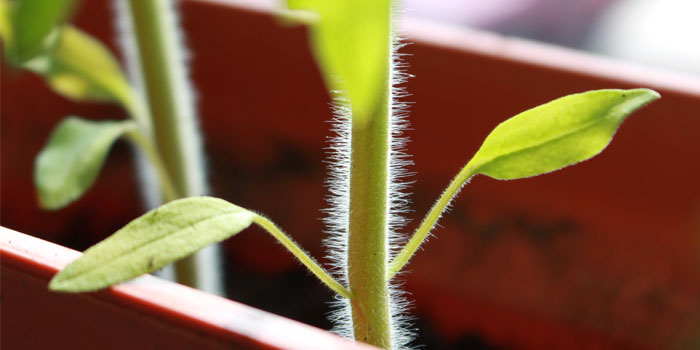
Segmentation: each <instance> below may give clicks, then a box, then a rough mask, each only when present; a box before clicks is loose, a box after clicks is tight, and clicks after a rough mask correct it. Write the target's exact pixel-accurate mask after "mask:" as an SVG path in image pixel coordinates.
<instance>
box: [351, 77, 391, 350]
mask: <svg viewBox="0 0 700 350" xmlns="http://www.w3.org/2000/svg"><path fill="white" fill-rule="evenodd" d="M387 80H388V74H387ZM385 86H386V89H385V90H384V91H383V94H382V95H383V96H382V98H381V101H383V102H384V103H382V104H381V105H380V106H379V108H377V112H376V114H375V115H374V116H373V117H372V118H371V120H370V122H369V123H367V124H366V125H365V126H364V128H362V129H360V128H358V129H356V128H355V127H353V129H352V132H351V155H350V211H349V212H350V218H349V219H350V221H349V235H348V281H349V284H350V293H351V294H352V299H351V300H350V304H351V308H352V320H353V330H354V335H355V339H356V340H359V341H363V342H366V343H369V344H372V345H375V346H379V347H382V348H384V349H388V348H390V347H391V315H390V309H389V286H388V280H387V274H386V267H387V262H388V261H387V237H386V235H387V228H388V227H387V219H388V200H387V199H388V189H389V154H390V152H389V151H390V134H389V133H390V130H389V118H390V105H389V102H390V94H389V84H388V82H387V84H385Z"/></svg>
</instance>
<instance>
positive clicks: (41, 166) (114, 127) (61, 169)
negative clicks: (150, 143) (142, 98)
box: [34, 117, 136, 209]
mask: <svg viewBox="0 0 700 350" xmlns="http://www.w3.org/2000/svg"><path fill="white" fill-rule="evenodd" d="M135 127H136V125H135V123H134V122H133V121H100V122H95V121H88V120H84V119H80V118H77V117H68V118H67V119H65V120H63V121H62V122H61V124H59V125H58V127H57V128H56V129H55V130H54V132H53V134H52V135H51V137H50V139H49V142H48V144H47V145H46V146H45V147H44V149H42V151H41V152H40V153H39V155H38V156H37V158H36V166H35V168H34V182H35V183H36V187H37V189H38V194H39V203H40V204H41V206H42V207H43V208H45V209H59V208H61V207H63V206H65V205H66V204H68V203H70V202H72V201H73V200H75V199H77V198H78V197H80V196H81V195H82V194H83V193H84V192H85V191H86V190H87V189H88V188H90V186H91V185H92V183H93V182H94V181H95V178H96V177H97V174H98V173H99V171H100V169H101V168H102V164H103V163H104V160H105V157H106V156H107V151H109V148H110V147H111V146H112V144H113V143H114V141H115V140H116V139H117V138H119V137H120V136H122V135H123V134H124V133H125V132H127V131H129V130H133V129H134V128H135Z"/></svg>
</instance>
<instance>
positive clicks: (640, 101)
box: [49, 0, 659, 349]
mask: <svg viewBox="0 0 700 350" xmlns="http://www.w3.org/2000/svg"><path fill="white" fill-rule="evenodd" d="M288 5H289V9H290V12H287V13H286V16H287V18H293V19H294V18H297V19H303V20H304V21H310V22H311V23H310V26H311V30H310V35H311V44H312V45H313V50H314V54H315V55H316V59H317V62H318V64H319V66H320V68H321V71H322V72H323V74H324V78H325V80H326V83H327V85H328V87H329V89H330V90H331V91H333V95H334V98H335V104H336V109H335V110H336V115H335V121H334V124H335V128H336V130H335V131H336V132H337V135H338V136H337V138H336V140H335V141H334V143H333V150H334V151H333V152H334V153H333V154H332V155H331V159H332V160H333V161H334V162H335V163H334V164H333V165H332V166H331V175H330V177H331V179H332V181H331V193H332V195H333V197H332V198H331V200H330V204H331V208H329V210H328V211H329V218H328V226H329V233H330V234H331V238H330V239H329V242H330V243H329V244H328V246H329V247H328V249H329V255H330V256H331V257H332V258H333V261H334V265H333V266H332V269H331V270H330V271H329V270H326V269H325V268H323V267H322V266H321V265H319V264H318V263H317V262H316V261H315V260H314V259H313V258H311V257H310V256H309V255H308V254H307V253H305V252H304V250H303V249H301V248H300V247H299V245H298V244H296V243H295V242H294V241H293V240H292V239H291V238H289V236H287V235H286V234H285V233H284V232H282V230H281V229H280V228H278V227H277V226H276V225H275V224H274V223H272V221H270V220H269V219H268V218H266V217H265V216H263V215H262V214H259V213H256V212H254V211H252V210H249V209H245V208H241V207H239V206H236V205H234V204H231V203H229V202H227V201H225V200H222V199H217V198H211V197H195V198H186V199H179V200H175V201H172V202H170V203H167V204H165V205H163V206H161V207H159V208H156V209H154V210H152V211H150V212H148V213H146V214H144V215H143V216H141V217H139V218H137V219H135V220H133V221H132V222H131V223H129V224H127V225H126V226H125V227H124V228H122V229H120V230H119V231H117V232H116V233H115V234H114V235H112V236H111V237H109V238H107V239H106V240H104V241H102V242H101V243H98V244H97V245H95V246H93V247H91V248H89V249H88V250H86V251H85V253H84V255H83V256H82V257H81V258H79V259H78V260H76V261H74V262H73V263H71V264H70V265H68V266H67V267H66V268H65V269H64V270H63V271H61V272H60V273H59V274H57V275H56V276H55V277H54V279H53V280H52V281H51V283H50V285H49V288H51V289H52V290H55V291H63V292H85V291H92V290H97V289H101V288H105V287H108V286H110V285H113V284H115V283H119V282H122V281H125V280H129V279H131V278H135V277H137V276H139V275H141V274H144V273H148V272H152V271H155V270H157V269H159V268H161V267H162V266H165V265H166V264H169V263H171V262H174V261H177V260H178V259H182V258H184V257H186V256H188V255H190V254H192V253H194V252H196V251H197V250H199V249H201V248H203V247H205V246H207V245H209V244H212V243H214V242H219V241H222V240H224V239H227V238H229V237H231V236H233V235H236V234H237V233H239V232H241V231H242V230H244V229H246V228H247V227H248V226H250V225H251V224H253V223H254V224H256V225H259V226H261V227H262V228H263V229H265V230H266V231H267V232H268V233H270V234H271V235H272V236H273V237H275V238H276V239H277V240H278V241H280V242H281V243H282V245H283V246H284V247H285V248H287V249H288V250H289V251H290V252H291V253H292V254H293V255H294V256H295V257H296V258H297V259H298V260H299V261H300V262H301V263H302V264H303V265H304V266H306V267H307V268H309V270H310V271H311V272H312V273H313V274H314V275H315V276H316V277H318V278H319V279H320V280H321V281H322V282H323V283H324V284H325V285H327V286H328V287H329V288H330V289H332V290H333V291H334V292H336V293H337V295H338V300H339V303H338V305H340V306H339V308H338V311H337V316H334V317H333V319H334V320H338V321H337V322H338V324H337V331H338V332H340V333H341V334H343V335H345V336H347V337H349V338H352V339H356V340H359V341H364V342H367V343H370V344H373V345H376V346H379V347H381V348H385V349H401V348H405V347H406V346H407V344H408V343H409V342H410V340H411V335H410V332H409V331H408V330H407V329H406V327H405V326H404V324H403V323H402V319H403V317H404V316H403V310H402V301H401V300H400V299H399V298H398V297H397V295H398V294H399V293H398V292H397V290H398V287H397V286H396V285H392V281H394V280H395V276H396V275H397V274H398V273H399V272H400V271H401V270H402V269H403V268H404V266H406V264H408V262H409V260H410V259H411V257H412V256H413V255H414V254H415V253H416V251H417V249H418V247H419V246H420V245H421V244H422V243H423V242H424V241H425V239H426V237H427V236H428V235H429V233H430V232H431V230H432V229H433V228H434V227H435V225H436V223H437V221H438V220H439V218H440V217H441V215H442V214H443V213H444V212H445V210H446V208H447V207H448V206H449V204H450V202H451V201H452V200H453V199H454V198H455V197H456V195H457V194H458V192H459V191H460V189H461V188H462V187H463V186H464V185H465V184H466V183H468V182H469V180H470V179H471V178H472V177H474V176H476V175H479V174H482V175H486V176H489V177H492V178H496V179H501V180H509V179H518V178H524V177H530V176H536V175H539V174H544V173H548V172H552V171H555V170H558V169H561V168H563V167H566V166H569V165H572V164H575V163H578V162H581V161H584V160H587V159H589V158H591V157H593V156H595V155H596V154H598V153H600V152H601V151H602V150H603V149H604V148H605V147H606V146H607V145H608V143H609V142H610V141H611V139H612V136H613V134H614V133H615V132H616V130H617V129H618V127H619V126H620V124H621V123H622V122H623V121H624V120H625V118H626V117H627V116H629V115H630V114H631V113H632V112H634V111H635V110H637V109H638V108H640V107H642V106H644V105H646V104H648V103H650V102H651V101H653V100H655V99H657V98H659V94H657V93H656V92H654V91H651V90H648V89H633V90H614V89H611V90H596V91H589V92H585V93H580V94H574V95H569V96H566V97H562V98H559V99H556V100H554V101H552V102H549V103H546V104H544V105H541V106H538V107H535V108H533V109H530V110H527V111H525V112H523V113H520V114H518V115H516V116H514V117H512V118H510V119H508V120H506V121H505V122H503V123H501V124H500V125H498V126H497V127H496V128H495V129H494V130H493V131H492V132H491V133H490V134H489V135H488V136H487V137H486V139H485V141H484V142H483V144H482V145H481V147H480V148H479V150H478V151H477V152H476V154H475V155H474V156H473V157H472V158H471V159H470V160H469V161H468V162H467V163H466V165H465V166H464V168H462V169H461V171H459V173H458V174H457V176H456V177H455V178H454V179H453V180H452V181H451V182H450V184H449V185H448V186H447V189H446V190H445V191H444V192H443V193H442V195H441V196H440V197H439V198H438V200H437V201H436V203H435V204H434V206H433V207H432V209H431V210H430V211H429V212H428V213H427V215H426V216H425V219H424V220H423V221H422V222H421V224H420V225H419V226H418V228H417V229H416V231H415V232H414V233H413V235H412V236H411V237H410V239H409V240H408V241H407V242H405V241H404V240H402V239H401V236H400V234H399V231H400V230H401V228H402V226H401V222H402V221H401V218H400V214H401V213H402V212H403V211H404V210H405V207H406V194H405V192H403V191H404V190H405V185H404V184H403V183H402V182H401V178H402V175H403V174H404V173H403V168H404V166H405V163H406V162H405V161H404V160H403V159H404V158H403V156H402V155H403V153H402V149H401V147H402V144H403V140H402V139H401V137H400V135H401V130H402V127H403V126H404V125H405V120H404V118H405V108H404V107H403V105H402V104H401V103H400V102H398V101H397V99H398V98H399V97H400V96H401V91H400V89H399V88H398V84H399V83H400V82H401V81H402V80H403V79H404V78H405V75H404V73H402V72H401V71H400V70H399V68H401V63H400V60H399V56H398V54H397V53H396V51H397V47H398V46H399V45H398V41H397V40H396V39H395V35H394V34H393V31H392V23H393V22H392V18H391V16H392V15H391V13H392V11H391V4H390V2H389V1H386V0H385V1H376V0H347V1H333V2H332V1H327V0H288ZM295 11H304V12H303V13H301V14H299V15H297V14H298V12H295ZM446 127H448V126H446ZM110 135H111V134H110ZM110 137H111V136H110Z"/></svg>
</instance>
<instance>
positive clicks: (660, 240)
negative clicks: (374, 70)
mask: <svg viewBox="0 0 700 350" xmlns="http://www.w3.org/2000/svg"><path fill="white" fill-rule="evenodd" d="M237 2H239V1H237ZM257 6H258V7H253V6H252V5H245V4H243V5H230V4H224V3H223V2H217V1H185V2H183V4H182V11H183V15H182V20H183V24H184V26H185V30H186V32H187V37H188V40H187V41H188V44H189V46H190V50H191V52H192V64H193V67H192V76H193V79H194V83H195V85H196V86H197V88H198V90H199V91H198V96H199V98H200V100H199V106H200V108H199V109H200V116H201V124H202V129H203V132H204V135H205V142H206V150H207V152H208V162H209V167H210V179H211V182H212V192H213V193H214V194H216V195H217V196H220V197H223V198H225V199H227V200H230V201H232V202H234V203H237V204H239V205H242V206H244V207H248V208H251V209H255V210H258V211H260V212H263V213H266V214H267V215H268V216H270V217H271V218H273V219H274V220H275V221H276V222H277V223H278V224H279V225H280V226H281V227H283V228H284V229H285V230H286V231H287V232H288V233H290V234H291V235H292V236H294V238H295V239H296V240H297V241H299V242H300V243H301V245H302V246H304V247H305V248H306V249H308V250H310V251H311V253H312V255H314V256H317V257H319V256H323V248H322V245H321V241H322V239H323V237H324V235H323V233H322V230H323V227H322V224H321V222H320V221H319V220H318V218H319V217H320V216H321V214H319V210H320V209H321V208H323V207H324V203H323V197H324V195H326V190H325V188H324V187H323V178H324V173H325V169H324V165H323V162H322V161H323V157H324V154H323V148H324V147H325V146H326V145H327V144H326V139H327V137H329V136H330V135H331V133H330V132H329V131H328V126H329V125H328V123H327V122H326V120H328V119H330V110H329V108H328V96H327V93H326V92H325V87H324V86H323V84H322V81H321V78H320V76H319V73H318V71H317V69H316V67H315V65H314V62H313V59H312V57H311V55H310V53H309V50H308V45H307V43H306V35H305V34H306V33H305V31H304V29H303V28H299V27H295V28H290V27H283V26H280V25H278V23H277V22H276V20H275V19H274V17H273V16H272V15H271V14H270V12H269V10H266V9H264V8H262V9H261V8H260V5H257ZM106 18H109V8H108V6H106V4H105V2H99V1H90V2H84V4H83V8H82V9H81V10H80V12H79V14H78V15H77V18H76V21H77V23H78V25H80V26H82V27H83V28H86V29H87V30H89V31H90V32H92V33H97V35H98V36H100V37H101V38H103V39H105V40H110V39H112V37H113V36H114V34H113V33H112V32H111V29H110V28H111V27H110V26H111V24H110V23H109V21H107V20H106ZM405 31H406V32H407V34H408V37H409V38H410V40H411V41H412V42H413V43H412V45H409V46H407V47H406V48H405V49H404V51H405V52H407V53H410V54H411V55H410V56H408V57H407V58H406V60H407V61H408V63H409V66H410V68H409V69H408V71H409V73H411V74H413V75H415V76H416V77H415V78H413V79H411V80H410V81H409V82H408V84H407V89H408V91H409V92H411V93H412V96H411V97H410V101H413V102H415V104H413V105H412V107H411V116H410V120H411V123H412V130H410V131H409V132H408V136H409V137H410V138H411V140H412V142H411V143H410V144H409V146H408V153H410V154H412V155H413V161H414V162H415V166H413V167H412V169H411V170H412V171H416V172H417V175H416V176H414V179H415V180H416V183H415V185H414V186H413V190H414V194H413V201H414V205H413V209H414V210H415V211H414V215H412V216H411V218H412V219H413V221H412V223H411V224H410V225H409V227H408V229H407V230H406V231H407V232H410V231H411V230H412V229H413V228H414V227H415V225H416V224H417V223H418V222H419V220H420V219H421V218H422V215H423V214H424V213H425V212H426V211H427V209H428V208H429V207H430V205H431V204H432V202H433V201H434V200H435V199H436V198H437V196H438V195H439V194H440V191H442V189H443V188H444V187H445V186H446V185H447V184H448V182H449V180H450V179H451V177H452V176H454V174H456V172H457V171H458V170H459V168H460V167H461V166H462V165H464V163H465V162H466V161H467V160H468V158H469V157H470V156H471V155H472V154H473V152H474V151H476V149H477V147H478V146H479V144H480V143H481V142H482V140H483V138H484V137H485V136H486V135H487V134H488V132H489V131H490V130H491V129H492V128H493V127H494V126H495V125H497V124H498V123H499V122H500V121H502V120H504V119H506V118H508V117H510V116H512V115H514V114H516V113H518V112H519V111H522V110H524V109H527V108H530V107H532V106H535V105H538V104H541V103H543V102H546V101H548V100H551V99H554V98H556V97H559V96H562V95H565V94H569V93H573V92H580V91H584V90H588V89H597V88H612V87H614V88H632V87H649V88H653V89H656V90H657V91H659V92H660V93H661V94H662V96H663V97H662V99H661V100H660V101H657V102H655V103H654V104H652V105H650V106H649V107H647V108H645V109H643V110H642V111H640V112H638V113H636V114H635V115H633V116H632V117H631V118H630V119H629V120H628V121H626V122H625V123H624V125H623V127H622V128H621V129H620V131H619V132H618V134H617V135H616V137H615V139H614V140H613V142H612V144H611V145H610V147H609V148H608V149H607V150H606V151H605V152H603V153H602V154H601V155H600V156H598V157H596V158H595V159H593V160H591V161H587V162H584V163H582V164H580V165H577V166H576V167H572V168H568V169H565V170H563V171H560V172H557V173H554V174H550V175H546V176H542V177H537V178H532V179H526V180H519V181H512V182H498V181H495V180H492V179H489V178H486V177H477V178H475V179H473V180H472V182H471V183H470V184H469V186H467V187H466V188H465V189H464V190H463V191H462V194H461V196H460V197H459V198H458V199H457V200H456V201H455V203H454V207H453V210H452V211H451V213H450V214H449V215H446V216H445V217H444V219H443V221H441V225H442V228H440V229H437V230H435V232H434V233H435V235H436V238H435V239H432V240H431V241H430V242H429V243H427V244H426V245H425V250H424V251H423V252H421V253H419V254H418V255H417V256H416V257H415V259H414V260H413V261H412V263H411V265H410V266H409V269H410V270H412V271H411V273H410V274H407V275H406V276H405V287H406V289H407V290H408V291H409V292H410V293H411V295H410V299H412V300H415V308H414V309H413V310H412V313H413V314H415V315H416V316H417V317H418V320H417V323H418V326H419V327H420V328H421V329H422V331H421V332H420V334H421V335H422V336H424V338H419V340H418V341H417V343H419V344H420V343H423V344H432V348H450V347H452V348H457V347H459V346H460V344H461V345H462V346H463V345H465V344H487V345H491V346H503V347H509V346H515V347H518V348H569V349H583V348H602V349H618V348H634V349H644V348H650V349H651V348H692V346H694V345H695V346H697V344H699V342H700V332H698V329H700V299H699V298H698V295H700V274H699V273H698V270H699V269H700V258H699V257H700V238H699V237H700V186H698V185H697V181H696V178H697V174H698V173H700V162H698V161H697V160H698V159H700V142H699V141H698V137H697V132H698V130H700V118H698V115H699V112H698V111H700V82H699V81H698V79H697V78H695V79H694V78H690V77H683V76H678V75H672V74H667V73H663V72H656V71H651V70H647V69H643V68H635V67H629V66H627V65H625V64H622V63H619V62H613V61H609V60H605V59H601V58H596V57H592V56H588V55H585V54H581V53H577V52H573V51H570V50H565V49H560V48H554V47H549V46H544V45H539V44H534V43H529V42H525V41H520V40H517V39H508V38H502V37H498V36H494V35H491V34H485V33H478V32H467V31H463V30H458V29H452V28H446V27H445V28H443V27H436V26H434V25H426V24H421V23H414V22H408V23H407V24H406V26H405ZM3 72H4V73H5V72H8V69H7V67H5V66H3ZM1 98H2V105H1V107H2V123H3V128H2V130H1V132H2V138H1V139H0V146H1V148H0V153H1V154H0V156H1V159H2V168H1V169H0V170H1V171H2V174H1V176H0V181H1V185H2V189H3V190H2V194H1V195H2V203H3V209H2V225H4V226H7V227H11V228H13V229H17V230H21V231H23V232H28V233H32V234H35V235H37V236H39V237H43V238H47V239H49V240H53V241H56V242H62V243H67V244H70V245H72V246H73V247H76V248H81V249H82V248H85V247H86V246H87V245H89V244H91V243H93V242H95V241H97V240H99V239H101V238H103V237H104V236H106V235H108V234H109V233H111V232H113V231H114V230H115V229H117V228H119V227H120V226H121V225H123V224H124V223H125V222H127V221H128V220H129V219H131V218H133V217H135V216H137V215H138V214H139V213H140V211H141V209H140V208H139V205H138V195H137V194H136V191H137V189H136V186H135V182H134V180H133V176H132V175H130V174H131V172H132V167H131V160H130V155H129V150H128V149H127V148H126V147H124V146H123V145H121V146H118V147H117V149H115V150H114V151H113V152H112V155H111V156H110V159H109V161H108V166H107V167H106V168H105V169H104V171H103V174H102V175H101V176H100V178H99V179H98V182H97V184H96V186H95V188H94V189H93V190H91V191H90V193H88V195H87V196H86V197H85V198H84V199H82V200H80V201H79V202H77V203H75V204H74V205H72V206H71V207H69V208H67V209H65V210H64V211H60V212H57V213H45V212H41V211H39V210H38V209H37V208H36V204H35V200H34V199H33V196H31V195H30V194H32V193H34V192H33V191H34V190H33V189H32V186H31V169H32V159H33V157H34V156H35V155H36V153H37V152H38V150H39V149H40V147H41V146H42V144H43V142H45V140H46V138H47V136H48V133H49V132H50V130H51V129H52V128H53V126H54V125H55V123H56V122H57V121H58V120H59V119H60V118H62V117H63V116H64V115H67V114H75V115H81V116H85V117H94V118H106V117H112V118H114V117H119V116H121V115H122V112H121V111H119V110H118V109H116V108H114V107H109V106H99V105H85V104H80V105H77V104H73V103H70V102H68V101H65V100H63V99H61V98H59V97H56V96H55V95H54V94H53V93H51V92H50V91H48V90H47V89H46V88H45V87H44V86H43V83H42V82H41V81H40V80H39V79H38V78H36V77H32V76H30V75H28V74H24V75H17V74H14V73H12V72H8V73H5V74H3V76H2V96H1ZM36 101H42V102H41V103H37V102H36ZM226 250H227V252H228V254H229V256H230V257H231V261H232V262H231V264H230V266H229V268H230V269H231V270H232V271H233V272H232V273H233V275H234V277H232V280H231V281H230V285H232V286H234V287H236V288H231V289H232V294H233V295H234V298H235V299H236V300H241V301H244V302H246V303H249V304H252V305H254V306H258V307H263V308H265V309H267V310H271V311H274V312H278V313H282V314H285V315H288V316H292V317H295V318H297V319H301V320H304V321H305V322H311V323H314V324H317V325H319V326H323V327H326V326H327V324H326V323H324V322H325V321H323V320H314V319H313V317H312V316H310V315H308V314H305V311H306V310H318V311H314V312H313V313H315V314H318V315H319V317H322V316H323V313H324V312H325V310H327V307H326V306H325V303H326V302H327V301H329V300H331V297H330V294H328V293H327V292H326V291H325V290H324V289H323V287H320V286H318V285H317V284H316V281H315V280H314V279H313V278H311V277H306V276H305V274H304V273H303V272H300V271H301V270H300V269H299V268H298V266H297V264H296V263H295V262H294V260H293V258H291V257H290V256H289V255H288V254H286V253H284V252H283V251H282V249H280V248H279V246H278V245H277V244H276V243H274V241H273V240H272V239H271V238H270V237H268V236H267V235H266V234H264V233H263V232H262V231H258V230H255V229H252V230H250V232H248V231H247V232H245V233H244V234H241V235H239V236H237V237H235V238H234V239H231V240H229V241H227V242H226ZM290 276H291V277H290ZM289 280H292V281H294V282H295V283H297V282H298V284H295V285H294V286H292V287H289V286H285V285H282V284H277V283H278V282H280V283H281V282H282V281H289ZM279 290H285V291H286V293H298V294H300V295H302V296H308V295H313V297H312V298H308V299H315V300H314V303H312V304H308V305H304V306H298V305H299V304H298V300H299V299H301V298H300V296H299V295H293V294H287V295H286V296H285V295H282V296H280V293H279V292H278V291H279ZM262 291H267V293H269V297H267V299H265V298H262V299H260V298H254V297H257V296H259V295H261V294H265V292H262ZM286 293H283V294H286ZM281 304H282V305H281ZM289 306H294V307H296V308H292V309H290V308H289ZM300 310H304V311H300ZM3 312H4V311H3ZM3 324H5V322H3ZM431 334H432V336H431ZM432 341H434V342H432ZM431 342H432V343H431ZM429 348H430V347H429Z"/></svg>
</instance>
